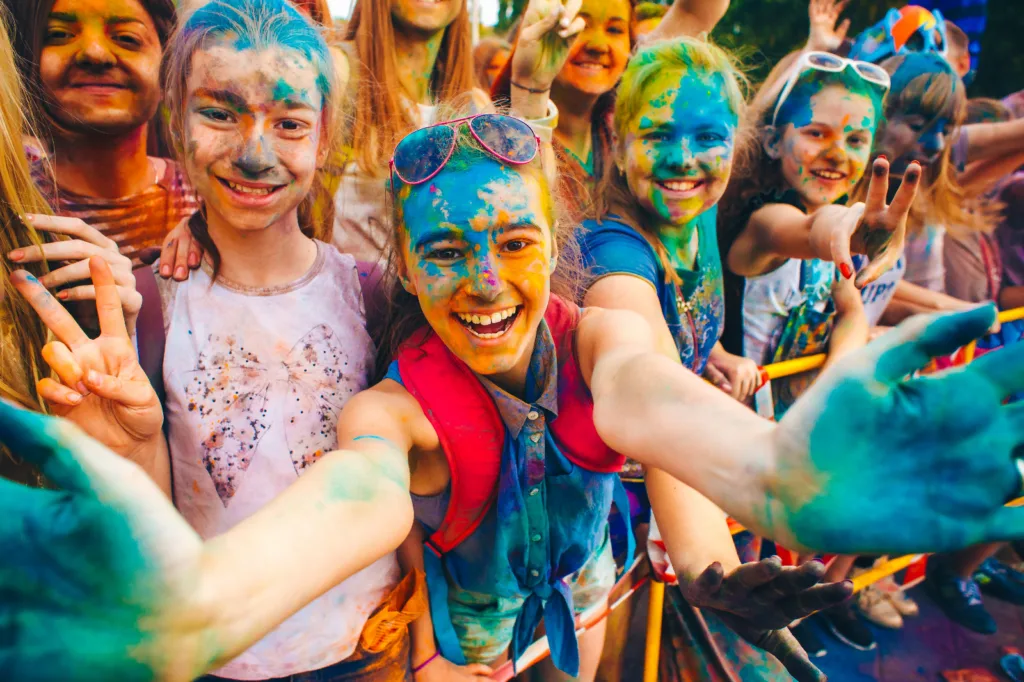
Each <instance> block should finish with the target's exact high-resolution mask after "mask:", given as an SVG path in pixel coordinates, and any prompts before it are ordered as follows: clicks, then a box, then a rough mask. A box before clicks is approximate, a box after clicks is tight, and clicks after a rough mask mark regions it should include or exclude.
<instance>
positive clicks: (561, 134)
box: [492, 0, 729, 212]
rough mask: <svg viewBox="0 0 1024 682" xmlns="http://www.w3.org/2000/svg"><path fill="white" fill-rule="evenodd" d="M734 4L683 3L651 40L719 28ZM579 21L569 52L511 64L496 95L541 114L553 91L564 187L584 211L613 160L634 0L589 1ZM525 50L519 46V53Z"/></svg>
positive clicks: (689, 0)
mask: <svg viewBox="0 0 1024 682" xmlns="http://www.w3.org/2000/svg"><path fill="white" fill-rule="evenodd" d="M534 4H537V5H539V4H542V3H537V2H535V3H534ZM728 4H729V3H728V2H727V1H726V0H714V1H713V2H700V1H698V0H677V1H676V2H675V3H673V5H672V7H670V8H669V9H668V11H667V12H665V13H664V16H662V17H661V19H660V21H659V22H658V25H657V27H655V28H651V29H650V30H649V31H648V32H647V35H646V37H645V40H647V41H656V40H664V39H668V38H671V37H678V36H684V35H689V36H696V35H698V34H700V33H702V32H708V31H711V29H713V28H714V27H715V24H717V23H718V20H719V19H721V18H722V16H723V15H724V14H725V11H726V9H727V8H728ZM579 18H580V19H582V20H583V25H582V30H580V32H579V37H578V38H577V39H576V41H575V42H574V43H572V46H571V48H570V49H569V50H568V52H567V54H565V55H562V56H560V57H559V58H550V56H548V55H545V59H543V60H537V61H532V60H528V59H527V60H522V59H521V60H519V61H518V62H516V61H513V62H511V63H510V65H509V68H508V69H506V71H505V72H504V73H503V74H502V76H501V77H500V78H499V79H498V81H497V82H496V83H495V87H494V88H493V89H492V95H494V97H495V98H496V99H500V100H507V101H511V102H512V106H513V109H514V110H515V111H518V112H520V113H522V114H524V115H528V116H539V115H541V112H543V110H544V106H546V104H545V101H546V99H547V97H548V96H550V99H551V101H552V102H553V103H554V104H555V105H556V106H557V108H558V127H557V128H556V129H555V134H554V142H555V151H556V155H557V158H558V160H559V163H560V168H561V173H562V175H563V181H562V187H561V189H560V191H561V194H562V196H563V201H565V202H566V204H567V205H568V206H569V207H570V208H572V209H573V210H580V211H581V212H582V211H583V210H585V209H587V208H588V204H589V201H588V199H589V197H588V191H589V190H591V189H593V187H594V185H595V184H596V183H597V181H598V180H600V179H601V177H602V176H603V175H604V169H605V167H606V166H607V165H608V164H610V163H611V159H612V155H613V139H614V134H613V131H612V127H611V122H610V119H611V116H612V111H613V110H614V108H615V86H616V85H617V84H618V82H619V79H620V78H621V77H622V72H623V70H624V69H625V68H626V64H627V62H628V61H629V57H630V53H631V52H632V51H633V48H634V46H635V45H636V29H637V26H636V22H635V19H636V16H635V15H634V10H633V3H631V2H630V1H629V0H583V1H582V3H581V4H580V7H579ZM520 49H521V45H520V44H519V43H517V45H516V49H515V52H519V51H520ZM581 190H587V191H581ZM581 197H582V198H581Z"/></svg>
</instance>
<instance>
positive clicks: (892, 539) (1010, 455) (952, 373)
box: [763, 306, 1024, 554]
mask: <svg viewBox="0 0 1024 682" xmlns="http://www.w3.org/2000/svg"><path fill="white" fill-rule="evenodd" d="M994 318H995V309H994V307H992V306H986V307H981V308H976V309H973V310H969V311H966V312H962V313H954V314H948V315H936V316H918V317H914V318H912V319H910V320H908V321H907V322H905V323H903V324H901V325H900V326H899V327H896V328H895V329H893V330H892V331H890V332H888V333H887V334H885V335H884V336H882V337H881V338H879V339H876V340H875V341H872V342H871V343H870V344H868V345H867V346H865V347H864V348H863V349H860V350H858V351H856V352H853V353H851V354H850V355H848V356H846V357H844V358H842V359H841V360H840V361H838V362H837V363H836V364H835V365H833V366H832V367H830V368H829V369H827V370H825V371H824V372H823V373H822V374H821V376H820V377H819V378H818V380H817V381H816V382H815V383H814V384H813V386H811V388H810V390H809V391H808V392H807V393H806V394H804V395H803V396H802V397H801V398H800V399H799V400H798V401H797V402H796V404H795V405H794V406H793V407H792V408H790V410H789V411H788V412H787V413H786V415H785V417H784V418H783V419H782V421H781V422H780V423H779V426H778V429H777V431H776V433H775V434H774V436H773V440H774V443H773V448H774V450H775V453H774V455H773V460H774V461H773V464H772V466H771V469H770V470H769V471H767V472H766V473H765V476H766V480H767V483H766V492H767V502H766V505H765V509H764V511H763V518H765V519H766V521H767V524H768V525H769V526H770V527H771V530H770V531H768V533H767V534H768V535H770V536H771V537H773V538H774V539H776V540H778V541H779V542H781V543H783V544H784V545H785V546H786V547H789V548H797V549H799V548H818V549H821V550H827V551H829V552H836V553H841V554H887V553H892V554H911V553H916V552H941V551H946V550H954V549H959V548H962V547H966V546H968V545H974V544H978V543H982V542H998V541H1006V540H1013V539H1017V538H1021V537H1024V510H1022V509H1013V508H1007V507H1004V505H1005V504H1006V503H1007V502H1008V501H1010V500H1011V499H1012V498H1014V497H1016V496H1017V495H1019V494H1021V487H1022V486H1021V484H1022V463H1021V462H1020V460H1018V459H1017V458H1016V457H1015V453H1017V452H1019V450H1018V448H1019V447H1020V446H1021V444H1022V442H1024V419H1022V414H1024V413H1022V411H1021V410H1022V409H1024V406H1022V405H1021V404H1008V405H1004V404H1003V403H1004V401H1005V400H1006V398H1008V397H1009V396H1011V395H1013V394H1014V393H1017V392H1019V391H1021V390H1024V345H1022V344H1014V345H1011V346H1008V347H1006V348H1004V349H1002V350H998V351H995V352H991V353H987V354H985V355H983V356H982V357H980V358H978V359H977V360H975V361H974V362H973V363H971V364H970V365H968V366H966V367H961V368H956V369H951V370H948V371H945V372H941V373H938V374H932V375H927V376H920V377H912V376H911V375H913V374H914V373H915V372H917V371H918V370H920V369H922V368H923V367H925V366H926V365H927V364H928V362H929V361H930V360H931V359H932V358H934V357H937V356H941V355H948V354H950V353H953V352H954V351H955V350H956V349H957V348H960V347H961V346H964V345H966V344H967V343H969V342H970V341H972V340H973V339H976V338H978V337H980V336H982V335H983V334H985V333H986V331H987V330H988V328H989V327H990V326H991V325H992V322H993V319H994Z"/></svg>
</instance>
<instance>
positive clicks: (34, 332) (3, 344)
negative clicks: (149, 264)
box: [0, 10, 50, 484]
mask: <svg viewBox="0 0 1024 682" xmlns="http://www.w3.org/2000/svg"><path fill="white" fill-rule="evenodd" d="M7 20H8V17H7V15H6V13H5V12H3V11H2V10H0V221H2V223H3V231H2V233H0V250H2V252H3V253H5V254H6V253H8V252H10V251H11V250H13V249H17V248H23V247H27V246H39V245H41V244H42V243H43V241H44V240H43V239H42V238H41V237H40V235H39V233H37V232H36V231H35V230H34V229H33V228H32V226H31V225H27V224H25V223H24V222H23V221H22V220H21V218H19V216H22V215H25V214H26V213H49V212H50V209H49V207H48V206H47V205H46V202H45V201H44V200H43V197H42V195H41V194H40V193H39V190H38V189H37V188H36V185H35V183H34V182H33V181H32V175H31V173H30V171H29V166H28V160H27V159H26V158H25V150H24V143H23V137H22V135H23V134H25V133H28V132H30V130H31V127H30V126H29V124H28V121H27V120H26V116H25V113H24V112H25V110H24V109H23V102H24V91H23V89H22V84H21V79H20V78H19V76H18V71H17V67H16V66H15V61H14V51H13V49H12V47H11V41H10V38H9V35H10V34H9V32H8V24H7ZM19 267H24V268H25V269H27V270H29V271H30V272H32V273H33V274H35V275H37V276H38V275H42V274H44V273H45V272H46V265H45V264H39V265H27V266H19ZM0 278H2V281H0V286H2V287H3V293H4V296H3V300H2V301H0V397H2V398H4V399H5V400H10V401H13V402H16V403H18V404H19V405H21V406H23V407H25V408H27V409H30V410H35V411H36V412H45V411H46V407H45V405H44V404H43V402H42V401H40V400H39V396H38V395H37V394H36V389H35V386H36V382H37V381H39V380H40V379H42V378H43V377H45V376H47V375H48V370H47V369H46V363H45V362H44V361H43V357H42V350H43V346H44V345H45V344H46V341H47V337H48V331H47V329H46V326H45V325H44V324H43V323H42V321H40V319H39V316H38V315H36V313H35V311H34V310H32V307H31V306H29V304H28V302H27V301H26V300H25V299H24V298H23V297H22V296H20V295H19V294H18V293H17V292H15V291H12V289H11V287H10V284H9V283H10V278H11V264H10V262H9V261H8V260H7V259H6V258H0ZM0 475H3V476H5V477H7V478H15V479H17V480H21V481H25V482H32V483H36V484H38V483H39V482H40V478H39V476H38V474H37V473H35V472H34V470H30V469H29V468H28V467H27V466H25V465H21V464H19V463H17V462H15V461H14V460H13V459H12V458H11V457H10V455H9V454H8V453H7V452H6V451H0Z"/></svg>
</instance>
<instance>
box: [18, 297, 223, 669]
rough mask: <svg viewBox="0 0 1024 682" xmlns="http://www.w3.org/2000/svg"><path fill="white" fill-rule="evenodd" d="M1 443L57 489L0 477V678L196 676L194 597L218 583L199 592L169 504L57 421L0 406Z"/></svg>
mask: <svg viewBox="0 0 1024 682" xmlns="http://www.w3.org/2000/svg"><path fill="white" fill-rule="evenodd" d="M37 286H38V285H37ZM40 288H41V287H40ZM0 443H3V444H4V445H5V446H7V447H8V448H9V449H10V451H11V453H12V454H14V455H16V456H18V457H20V458H22V459H24V460H25V461H27V462H29V463H31V464H33V465H35V466H36V467H38V468H39V469H40V470H41V471H42V473H43V474H44V475H45V476H46V479H47V480H48V481H49V482H50V483H52V484H53V485H54V486H55V487H57V488H58V489H57V490H47V489H32V488H27V487H25V486H21V485H18V484H16V483H13V482H11V481H7V480H5V479H0V518H2V519H3V520H2V521H0V547H3V551H4V561H3V563H2V565H0V591H2V592H3V595H4V598H3V599H2V600H0V633H2V636H0V668H2V670H3V678H4V679H6V680H69V681H72V680H81V681H85V680H123V681H134V682H142V681H143V680H167V681H169V682H185V681H186V680H192V679H194V678H195V677H196V676H197V675H200V674H202V673H203V671H204V670H205V669H206V668H207V667H209V662H210V661H212V660H214V658H215V657H216V656H217V652H216V651H214V650H212V649H215V647H216V644H215V643H214V640H212V639H211V637H210V634H209V632H207V631H206V630H205V629H204V626H205V625H204V624H205V623H209V622H211V621H212V620H213V618H214V616H213V615H211V614H210V612H209V610H208V609H207V610H204V609H203V607H202V603H203V599H204V597H203V596H202V595H203V594H204V593H205V594H207V595H208V594H209V593H208V592H207V590H210V589H217V588H213V587H212V586H207V587H205V588H204V587H203V585H202V580H201V568H202V566H203V565H204V564H203V560H204V554H203V549H204V547H203V543H202V541H201V539H200V538H199V536H198V535H197V534H196V532H195V531H194V530H192V528H191V527H190V526H189V525H188V523H187V522H186V521H185V519H184V518H182V517H181V516H180V515H179V514H178V513H177V511H175V509H174V506H173V505H172V504H171V501H170V499H168V497H167V496H166V495H164V494H162V493H161V492H160V490H159V489H158V488H157V486H156V485H155V484H154V483H153V481H152V480H151V479H150V478H149V477H148V476H146V474H145V473H143V471H142V470H141V469H139V468H138V467H137V466H135V465H133V464H132V463H130V462H128V461H126V460H125V459H123V458H121V457H118V456H117V455H116V454H114V453H112V452H111V451H110V450H108V449H107V448H105V447H104V446H102V445H100V444H99V443H97V442H96V441H94V440H93V439H91V438H89V437H88V436H86V435H85V434H83V433H82V431H81V430H80V429H79V428H78V427H76V426H75V425H73V424H71V423H69V422H68V421H66V420H63V419H55V418H53V417H47V416H44V415H41V414H37V413H34V412H30V411H27V410H22V409H18V408H16V407H13V406H11V405H10V404H7V403H5V402H3V401H0ZM168 652H174V655H168Z"/></svg>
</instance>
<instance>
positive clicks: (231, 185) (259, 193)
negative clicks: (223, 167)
mask: <svg viewBox="0 0 1024 682" xmlns="http://www.w3.org/2000/svg"><path fill="white" fill-rule="evenodd" d="M217 179H218V180H220V182H221V184H222V185H224V186H225V187H227V188H228V189H230V190H231V191H232V192H238V193H239V194H249V195H251V196H256V197H265V196H267V195H268V194H272V193H274V192H276V191H277V190H279V189H281V187H283V186H284V185H277V186H274V187H248V186H246V185H239V184H238V183H237V182H231V181H230V180H225V179H224V178H217Z"/></svg>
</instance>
